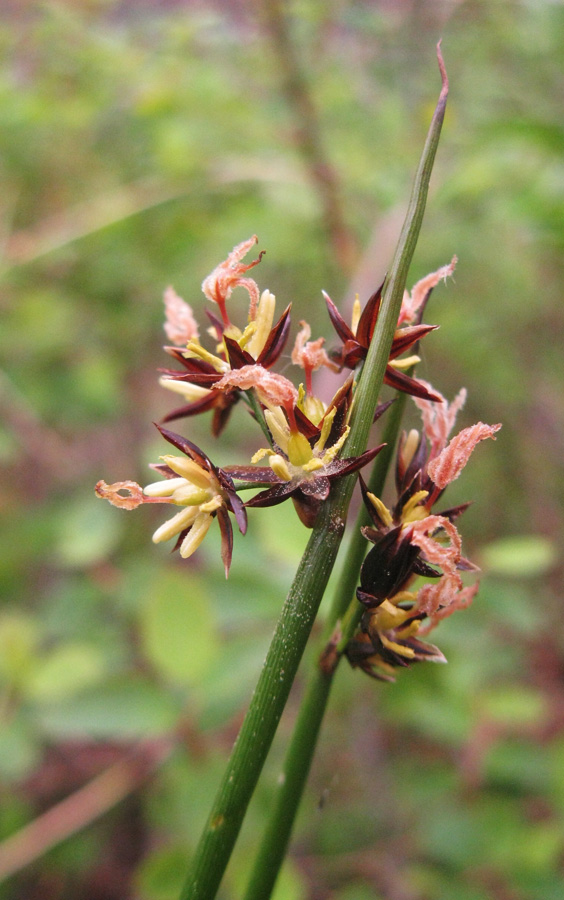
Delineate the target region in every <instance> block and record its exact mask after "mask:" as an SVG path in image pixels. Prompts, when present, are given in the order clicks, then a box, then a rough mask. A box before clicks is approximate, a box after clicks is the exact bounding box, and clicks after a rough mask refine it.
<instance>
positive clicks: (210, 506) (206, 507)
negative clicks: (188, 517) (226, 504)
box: [200, 494, 223, 513]
mask: <svg viewBox="0 0 564 900" xmlns="http://www.w3.org/2000/svg"><path fill="white" fill-rule="evenodd" d="M222 503H223V499H222V497H221V496H220V495H219V494H216V495H215V497H212V498H211V500H208V502H207V503H201V504H200V512H206V513H212V512H215V510H216V509H219V507H220V506H221V504H222Z"/></svg>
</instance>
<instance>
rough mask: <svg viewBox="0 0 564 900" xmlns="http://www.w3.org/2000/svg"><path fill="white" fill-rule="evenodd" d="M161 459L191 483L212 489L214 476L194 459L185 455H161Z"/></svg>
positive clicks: (205, 488)
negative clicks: (211, 483)
mask: <svg viewBox="0 0 564 900" xmlns="http://www.w3.org/2000/svg"><path fill="white" fill-rule="evenodd" d="M161 459H162V461H163V462H164V463H165V465H167V466H168V467H169V469H172V471H173V472H176V474H177V475H181V476H182V478H186V480H187V481H189V482H190V483H191V484H194V485H196V487H199V488H203V489H204V490H209V489H210V482H211V478H212V476H211V475H210V473H209V472H206V470H205V469H202V468H201V466H199V465H198V464H197V463H195V462H194V460H192V459H188V458H187V457H185V456H161Z"/></svg>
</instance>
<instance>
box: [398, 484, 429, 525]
mask: <svg viewBox="0 0 564 900" xmlns="http://www.w3.org/2000/svg"><path fill="white" fill-rule="evenodd" d="M428 496H429V491H417V493H416V494H414V495H413V497H410V498H409V500H408V501H407V503H405V504H404V506H403V509H402V511H401V520H402V522H403V523H404V525H406V524H407V523H408V522H419V521H420V520H421V519H424V518H425V517H426V516H428V515H429V511H428V510H427V509H425V507H424V506H419V503H420V502H421V500H425V499H426V498H427V497H428Z"/></svg>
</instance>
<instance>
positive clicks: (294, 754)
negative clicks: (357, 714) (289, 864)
mask: <svg viewBox="0 0 564 900" xmlns="http://www.w3.org/2000/svg"><path fill="white" fill-rule="evenodd" d="M405 398H406V395H405V394H402V395H400V396H399V397H398V399H397V400H396V402H395V403H394V405H393V407H392V409H391V410H390V411H389V414H388V416H387V421H386V428H385V431H384V434H383V440H384V441H386V446H385V447H384V449H383V450H382V451H381V452H380V453H379V454H378V456H377V457H376V460H375V463H374V467H373V469H372V473H371V477H370V481H369V489H370V490H371V491H372V492H373V493H375V494H377V495H378V496H380V494H381V493H382V490H383V487H384V482H385V480H386V475H387V472H388V469H389V466H390V462H391V459H392V456H393V452H394V447H395V444H396V441H397V436H398V433H399V429H400V426H401V420H402V416H403V410H404V408H405ZM369 521H370V520H369V517H368V513H367V512H366V510H365V508H364V506H363V507H362V509H361V511H360V512H359V515H358V518H357V522H356V525H355V529H354V532H353V534H352V537H351V541H350V544H349V547H348V550H347V554H346V556H345V560H344V563H343V566H342V569H341V575H340V578H339V582H338V585H337V588H336V590H335V594H334V598H333V605H332V607H331V610H330V612H329V616H328V619H327V623H326V626H325V629H324V634H323V637H322V638H321V647H322V648H325V647H326V645H327V642H328V641H330V640H331V637H332V635H333V633H334V631H335V628H336V626H337V623H338V622H339V620H340V618H341V616H342V615H343V612H345V610H347V605H348V604H349V601H351V597H354V591H355V588H356V585H357V583H358V573H359V570H360V567H361V565H362V561H363V559H364V555H365V553H366V538H364V537H363V536H362V534H361V531H360V529H361V527H362V526H363V525H368V524H369ZM353 604H354V607H358V608H359V609H360V611H361V612H362V607H361V606H360V604H359V602H358V601H357V600H356V597H354V600H353V601H352V602H351V606H353ZM354 607H353V608H354ZM319 662H320V660H319V653H316V654H315V665H314V668H313V671H312V672H311V673H310V679H309V684H308V686H307V688H306V692H305V695H304V698H303V700H302V703H301V705H300V711H299V714H298V719H297V721H296V725H295V728H294V733H293V735H292V740H291V742H290V746H289V748H288V753H287V755H286V759H285V760H284V766H283V768H282V771H281V772H280V776H279V778H278V787H277V792H276V796H275V798H274V805H273V808H272V812H271V814H270V817H269V820H268V824H267V827H266V831H265V833H264V837H263V840H262V843H261V846H260V849H259V852H258V854H257V857H256V860H255V865H254V868H253V871H252V873H251V877H250V880H249V884H248V886H247V892H246V894H245V898H244V900H267V898H268V897H270V894H271V892H272V889H273V888H274V884H275V882H276V878H277V876H278V872H279V870H280V867H281V865H282V863H283V861H284V856H285V855H286V849H287V846H288V842H289V840H290V835H291V832H292V828H293V825H294V819H295V817H296V813H297V811H298V806H299V803H300V800H301V796H302V793H303V790H304V787H305V784H306V781H307V777H308V774H309V769H310V766H311V762H312V759H313V754H314V752H315V747H316V744H317V739H318V736H319V732H320V729H321V723H322V721H323V716H324V714H325V709H326V707H327V702H328V700H329V693H330V691H331V686H332V684H333V676H334V674H335V671H336V664H335V665H331V666H330V667H327V666H322V665H320V664H319ZM337 662H338V657H337V658H336V659H335V663H337Z"/></svg>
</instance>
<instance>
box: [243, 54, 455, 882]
mask: <svg viewBox="0 0 564 900" xmlns="http://www.w3.org/2000/svg"><path fill="white" fill-rule="evenodd" d="M437 54H438V60H439V68H440V72H441V77H442V90H441V93H440V96H439V100H438V103H437V107H436V109H435V113H434V115H433V119H432V122H431V125H430V128H429V132H428V135H427V140H426V142H425V147H424V149H423V153H422V155H421V159H420V162H419V166H418V169H417V172H416V175H415V180H414V185H413V189H412V194H411V199H410V204H409V207H408V211H407V214H406V218H405V222H404V225H403V228H402V232H401V235H400V238H399V241H398V245H397V248H396V252H395V255H394V260H393V264H392V267H391V270H390V276H389V278H388V280H387V282H386V285H385V288H384V293H383V299H382V309H381V312H380V316H379V317H378V322H377V328H376V329H375V334H374V336H373V339H372V343H371V346H370V351H369V353H368V356H367V359H366V363H365V367H364V370H363V375H362V378H361V381H360V383H359V387H358V394H357V399H358V401H359V402H358V403H357V406H356V415H357V418H359V417H361V416H363V415H365V414H366V413H365V412H364V407H363V406H361V403H360V400H361V399H362V400H364V398H365V396H366V395H365V394H363V393H362V394H361V388H362V387H363V386H364V382H365V380H368V379H370V380H372V379H375V380H378V379H379V378H380V372H379V371H378V370H376V372H377V374H375V365H374V362H375V361H374V357H375V355H376V351H377V348H378V347H379V346H380V343H379V337H380V334H381V332H384V330H385V327H386V326H385V325H382V321H383V320H384V318H385V317H386V321H391V322H392V323H393V324H394V325H395V323H396V322H397V319H398V314H399V308H400V305H401V298H402V296H403V291H404V289H405V284H406V280H407V272H408V269H409V265H410V262H411V259H412V257H413V252H414V250H415V245H416V243H417V237H418V234H419V230H420V228H421V222H422V219H423V213H424V210H425V202H426V198H427V191H428V185H429V179H430V175H431V171H432V167H433V162H434V157H435V153H436V149H437V146H438V142H439V137H440V132H441V126H442V122H443V119H444V113H445V106H446V100H447V95H448V81H447V77H446V72H445V69H444V64H443V60H442V56H441V53H440V45H439V47H437ZM381 339H382V338H380V340H381ZM386 363H387V360H386ZM384 368H385V367H384ZM383 375H384V371H382V373H381V377H382V378H383ZM405 400H406V395H405V394H401V395H399V396H398V397H397V399H396V402H395V403H394V406H393V407H392V409H391V410H390V413H389V416H388V418H387V424H386V429H385V432H384V435H383V438H384V440H385V441H386V447H385V448H384V450H382V451H381V453H380V454H379V455H378V457H377V458H376V461H375V463H374V467H373V470H372V474H371V477H370V482H369V489H370V490H371V491H372V492H373V493H374V494H376V495H377V496H380V495H381V493H382V490H383V487H384V482H385V479H386V474H387V472H388V469H389V465H390V462H391V459H392V455H393V452H394V447H395V443H396V441H397V436H398V433H399V429H400V425H401V420H402V417H403V412H404V408H405ZM343 454H344V455H345V454H348V455H350V454H351V448H350V447H349V446H348V444H347V446H346V447H345V448H344V451H343ZM368 522H369V519H368V515H367V513H366V511H365V510H364V508H363V509H362V510H361V512H360V514H359V517H358V521H357V524H356V528H355V531H354V533H353V535H352V538H351V543H350V545H349V549H348V552H347V556H346V559H345V562H344V565H343V568H342V571H341V576H340V579H339V583H338V585H337V589H336V591H335V595H334V600H333V605H332V608H331V610H330V613H329V616H328V620H327V624H326V627H325V631H324V637H323V639H322V640H323V642H324V643H323V647H325V645H326V642H327V641H331V640H332V639H333V635H334V633H335V629H336V628H337V626H338V623H339V621H340V620H341V618H342V617H343V616H344V615H346V618H347V629H346V630H347V634H346V635H343V636H342V639H341V640H339V641H338V642H337V643H336V647H335V651H336V652H335V654H334V660H333V663H332V664H331V665H330V666H327V665H323V664H322V658H321V659H320V658H319V657H317V658H316V666H315V669H314V671H313V672H312V674H311V677H310V682H309V685H308V687H307V689H306V693H305V696H304V699H303V701H302V704H301V707H300V711H299V714H298V719H297V721H296V726H295V729H294V734H293V736H292V740H291V743H290V746H289V748H288V752H287V755H286V759H285V762H284V767H283V769H282V772H281V775H280V778H279V787H278V791H277V795H276V797H275V800H274V807H273V810H272V813H271V816H270V819H269V822H268V825H267V828H266V831H265V835H264V838H263V842H262V844H261V847H260V849H259V852H258V855H257V857H256V860H255V865H254V868H253V871H252V873H251V877H250V880H249V884H248V886H247V891H246V893H245V898H244V900H268V898H269V897H270V896H271V893H272V890H273V888H274V885H275V882H276V879H277V876H278V873H279V871H280V867H281V865H282V862H283V860H284V856H285V854H286V850H287V846H288V842H289V840H290V835H291V831H292V827H293V824H294V820H295V816H296V813H297V810H298V807H299V803H300V800H301V796H302V793H303V790H304V787H305V783H306V780H307V776H308V773H309V769H310V766H311V762H312V759H313V754H314V752H315V747H316V744H317V739H318V736H319V731H320V728H321V723H322V721H323V716H324V713H325V709H326V706H327V702H328V699H329V693H330V690H331V686H332V682H333V676H334V673H335V671H336V668H337V665H338V662H339V660H340V653H342V651H343V649H344V647H345V646H346V643H347V642H348V639H350V637H351V636H352V634H353V633H354V631H355V630H356V627H357V625H358V621H359V619H360V615H361V613H362V608H361V607H360V605H359V604H358V603H357V602H356V599H355V598H354V590H355V587H356V584H357V581H358V573H359V570H360V566H361V564H362V561H363V559H364V555H365V552H366V541H365V539H364V537H363V536H362V535H361V532H360V528H361V527H362V526H363V525H366V524H368ZM357 607H358V608H357Z"/></svg>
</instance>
